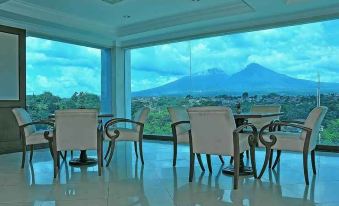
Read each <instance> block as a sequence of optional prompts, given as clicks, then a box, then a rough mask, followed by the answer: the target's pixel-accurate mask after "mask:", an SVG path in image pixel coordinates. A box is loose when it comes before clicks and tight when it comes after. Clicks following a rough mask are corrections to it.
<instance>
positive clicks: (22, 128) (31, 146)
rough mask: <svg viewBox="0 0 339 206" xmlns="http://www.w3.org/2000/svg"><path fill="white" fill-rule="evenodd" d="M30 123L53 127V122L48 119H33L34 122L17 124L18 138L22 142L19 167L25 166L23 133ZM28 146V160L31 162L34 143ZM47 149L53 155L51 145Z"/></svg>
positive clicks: (24, 136) (24, 139) (24, 138)
mask: <svg viewBox="0 0 339 206" xmlns="http://www.w3.org/2000/svg"><path fill="white" fill-rule="evenodd" d="M31 125H48V126H52V127H54V123H53V122H52V121H48V120H40V121H34V122H29V123H27V124H23V125H21V126H19V132H20V138H21V143H22V160H21V168H24V166H25V161H26V150H27V148H26V147H27V145H26V135H25V127H27V126H31ZM29 146H30V156H29V161H30V162H31V161H32V159H33V150H34V145H33V144H31V145H29ZM49 149H50V151H51V155H52V157H53V153H52V145H51V144H49Z"/></svg>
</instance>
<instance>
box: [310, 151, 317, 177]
mask: <svg viewBox="0 0 339 206" xmlns="http://www.w3.org/2000/svg"><path fill="white" fill-rule="evenodd" d="M311 160H312V170H313V174H315V175H316V174H317V169H316V167H315V150H312V151H311Z"/></svg>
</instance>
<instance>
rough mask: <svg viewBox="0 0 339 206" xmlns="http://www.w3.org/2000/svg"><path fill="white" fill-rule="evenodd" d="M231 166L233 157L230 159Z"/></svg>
mask: <svg viewBox="0 0 339 206" xmlns="http://www.w3.org/2000/svg"><path fill="white" fill-rule="evenodd" d="M231 164H233V157H232V156H231V158H230V165H231Z"/></svg>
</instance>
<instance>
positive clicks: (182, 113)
mask: <svg viewBox="0 0 339 206" xmlns="http://www.w3.org/2000/svg"><path fill="white" fill-rule="evenodd" d="M167 110H168V112H169V114H170V118H171V122H172V123H175V122H180V121H189V116H188V113H187V109H186V108H185V107H182V106H174V107H167ZM190 128H191V127H190V124H179V125H178V126H177V127H176V132H177V134H180V133H183V132H186V131H188V130H189V129H190Z"/></svg>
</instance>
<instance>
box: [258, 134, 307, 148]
mask: <svg viewBox="0 0 339 206" xmlns="http://www.w3.org/2000/svg"><path fill="white" fill-rule="evenodd" d="M270 135H274V136H275V137H276V138H277V142H276V143H275V144H274V145H273V147H272V149H278V150H289V151H303V148H304V139H302V138H301V133H298V132H282V131H276V132H267V133H265V134H263V137H264V139H265V140H266V141H267V142H272V140H270ZM260 144H261V145H262V143H261V142H260Z"/></svg>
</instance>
